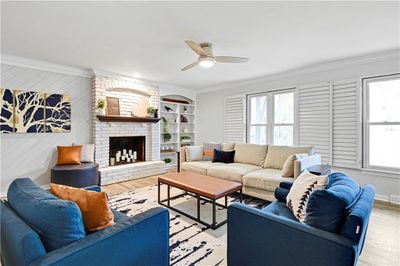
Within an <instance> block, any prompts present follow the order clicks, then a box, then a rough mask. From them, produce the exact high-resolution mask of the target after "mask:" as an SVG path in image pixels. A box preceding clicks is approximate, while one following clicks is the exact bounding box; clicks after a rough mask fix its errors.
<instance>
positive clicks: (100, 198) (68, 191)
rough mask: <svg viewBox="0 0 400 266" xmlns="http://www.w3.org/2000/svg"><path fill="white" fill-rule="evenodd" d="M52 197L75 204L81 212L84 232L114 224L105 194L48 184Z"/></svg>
mask: <svg viewBox="0 0 400 266" xmlns="http://www.w3.org/2000/svg"><path fill="white" fill-rule="evenodd" d="M50 188H51V191H52V192H53V194H54V195H56V196H57V197H59V198H60V199H63V200H70V201H73V202H75V203H76V204H77V205H78V207H79V209H80V210H81V212H82V216H83V223H84V224H85V227H86V230H88V231H97V230H100V229H104V228H106V227H109V226H111V225H113V224H114V214H113V213H112V211H111V209H110V207H109V205H108V200H107V194H106V193H105V192H96V191H89V190H85V189H82V188H74V187H69V186H63V185H57V184H53V183H50Z"/></svg>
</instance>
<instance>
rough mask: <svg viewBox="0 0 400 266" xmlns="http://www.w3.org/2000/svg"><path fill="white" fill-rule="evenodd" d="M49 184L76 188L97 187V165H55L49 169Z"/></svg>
mask: <svg viewBox="0 0 400 266" xmlns="http://www.w3.org/2000/svg"><path fill="white" fill-rule="evenodd" d="M51 182H52V183H56V184H60V185H66V186H71V187H78V188H82V187H88V186H98V185H99V183H100V182H99V165H98V164H97V163H82V164H76V165H56V166H54V167H52V168H51Z"/></svg>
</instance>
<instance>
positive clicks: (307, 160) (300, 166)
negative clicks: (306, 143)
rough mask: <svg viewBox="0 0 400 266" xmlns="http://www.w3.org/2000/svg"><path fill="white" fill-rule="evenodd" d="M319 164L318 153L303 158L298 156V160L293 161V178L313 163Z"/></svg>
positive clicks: (319, 156) (319, 157)
mask: <svg viewBox="0 0 400 266" xmlns="http://www.w3.org/2000/svg"><path fill="white" fill-rule="evenodd" d="M320 164H321V155H320V154H313V155H309V156H306V157H303V158H300V159H298V160H295V161H294V175H293V178H294V179H296V178H297V177H298V176H299V175H300V174H301V172H303V171H304V170H305V169H307V168H309V167H311V166H314V165H320Z"/></svg>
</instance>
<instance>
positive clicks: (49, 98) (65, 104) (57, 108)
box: [45, 94, 71, 133]
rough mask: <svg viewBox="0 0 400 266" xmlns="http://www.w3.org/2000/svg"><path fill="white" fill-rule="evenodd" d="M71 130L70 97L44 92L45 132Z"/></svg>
mask: <svg viewBox="0 0 400 266" xmlns="http://www.w3.org/2000/svg"><path fill="white" fill-rule="evenodd" d="M70 131H71V97H70V96H66V95H62V94H46V115H45V132H48V133H56V132H70Z"/></svg>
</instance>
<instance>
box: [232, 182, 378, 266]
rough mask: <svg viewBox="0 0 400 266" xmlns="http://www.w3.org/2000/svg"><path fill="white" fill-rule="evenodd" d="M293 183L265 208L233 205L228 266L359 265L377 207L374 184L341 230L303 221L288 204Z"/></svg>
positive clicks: (354, 205)
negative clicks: (324, 227) (287, 199)
mask: <svg viewBox="0 0 400 266" xmlns="http://www.w3.org/2000/svg"><path fill="white" fill-rule="evenodd" d="M333 177H336V178H337V177H339V178H340V176H338V175H336V176H333ZM290 187H291V183H288V182H283V183H281V185H280V186H279V187H278V188H277V190H276V192H275V197H276V198H277V200H276V201H274V202H272V203H271V204H269V205H268V206H267V207H265V208H264V209H261V210H259V209H255V208H252V207H249V206H247V205H244V204H241V203H233V204H231V205H230V206H229V208H228V254H227V256H228V265H230V266H235V265H252V266H257V265H296V266H302V265H304V266H305V265H307V266H309V265H321V266H322V265H323V266H330V265H332V266H337V265H341V266H345V265H356V263H357V259H358V257H359V255H360V254H361V251H362V248H363V244H364V240H365V235H366V231H367V227H368V221H369V216H370V213H371V210H372V208H373V201H374V195H375V189H374V187H373V186H371V185H367V186H365V187H363V188H360V187H359V189H360V192H359V193H358V195H357V198H356V199H355V200H354V202H353V203H352V204H351V206H350V207H351V208H349V209H348V210H346V215H345V217H344V219H343V226H341V227H340V230H339V232H338V233H332V232H328V231H325V230H321V229H319V228H316V227H313V226H309V225H307V224H303V223H300V222H298V221H297V220H296V218H295V217H294V216H293V214H292V212H291V211H290V210H289V209H288V208H287V207H286V202H285V201H286V196H287V194H288V193H289V190H290ZM314 193H315V192H314ZM341 193H342V192H341ZM308 206H309V205H308ZM325 218H326V217H325ZM306 220H307V218H306ZM313 222H315V221H313Z"/></svg>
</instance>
